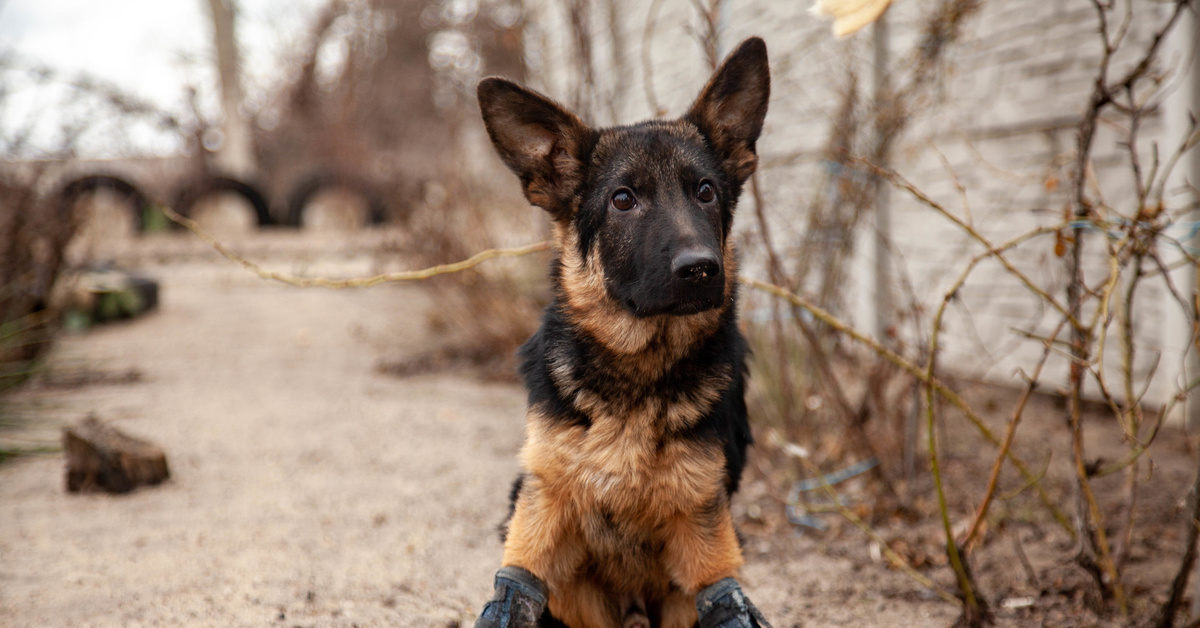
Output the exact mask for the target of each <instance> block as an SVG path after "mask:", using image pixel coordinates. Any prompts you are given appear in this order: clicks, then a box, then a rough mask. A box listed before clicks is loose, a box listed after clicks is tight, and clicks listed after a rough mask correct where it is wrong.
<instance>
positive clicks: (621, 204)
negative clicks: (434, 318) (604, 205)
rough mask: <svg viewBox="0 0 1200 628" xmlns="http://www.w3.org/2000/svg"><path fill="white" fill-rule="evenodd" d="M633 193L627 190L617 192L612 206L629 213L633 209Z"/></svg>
mask: <svg viewBox="0 0 1200 628" xmlns="http://www.w3.org/2000/svg"><path fill="white" fill-rule="evenodd" d="M633 203H634V200H633V192H630V191H629V190H626V189H620V190H617V191H616V193H615V194H613V197H612V206H613V207H615V208H617V209H619V210H621V211H628V210H630V209H633Z"/></svg>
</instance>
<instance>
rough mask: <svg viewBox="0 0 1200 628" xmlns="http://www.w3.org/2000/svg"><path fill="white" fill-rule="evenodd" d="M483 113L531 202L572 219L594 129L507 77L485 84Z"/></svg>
mask: <svg viewBox="0 0 1200 628" xmlns="http://www.w3.org/2000/svg"><path fill="white" fill-rule="evenodd" d="M478 95H479V110H480V111H481V112H482V113H483V124H484V126H486V127H487V132H488V136H490V137H491V138H492V144H494V145H495V146H496V152H497V153H499V154H500V159H502V160H504V163H505V164H507V165H508V167H509V168H510V169H512V171H513V172H515V173H516V174H517V176H518V177H519V178H520V179H521V187H522V189H523V190H524V191H525V198H527V199H529V202H530V203H532V204H534V205H536V206H538V207H541V208H542V209H545V210H546V211H548V212H550V214H551V215H552V216H554V217H555V218H556V219H560V220H561V219H569V218H570V216H571V214H572V212H573V208H572V207H571V203H570V199H571V198H572V197H573V196H574V194H575V191H576V189H577V188H578V187H579V186H580V185H581V184H582V183H583V176H584V167H583V163H584V159H585V154H586V153H589V152H590V151H591V149H592V146H593V144H595V131H593V130H592V129H591V128H589V127H588V126H587V125H586V124H584V123H583V122H582V121H581V120H580V119H579V118H577V117H576V116H575V115H574V114H572V113H571V112H569V111H567V110H566V109H563V108H562V107H561V106H559V105H558V104H557V103H555V102H554V101H552V100H550V99H549V98H546V97H545V96H542V95H541V94H538V93H537V92H534V91H532V90H528V89H525V88H524V87H521V86H520V85H517V84H516V83H513V82H512V81H508V80H505V79H502V78H496V77H492V78H486V79H483V80H482V81H480V83H479V89H478Z"/></svg>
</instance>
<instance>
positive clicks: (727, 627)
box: [696, 578, 771, 628]
mask: <svg viewBox="0 0 1200 628" xmlns="http://www.w3.org/2000/svg"><path fill="white" fill-rule="evenodd" d="M696 611H697V612H699V613H700V623H699V624H698V625H699V627H700V628H771V624H768V623H767V620H765V619H763V616H762V613H760V612H758V609H757V608H755V606H754V604H753V603H751V602H750V599H749V598H747V597H746V594H745V593H742V587H741V585H739V584H738V582H737V580H734V579H733V578H725V579H724V580H721V581H718V582H717V583H716V584H712V585H709V586H707V587H705V588H703V589H701V590H700V593H698V594H696Z"/></svg>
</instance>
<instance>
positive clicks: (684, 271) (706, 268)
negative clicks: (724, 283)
mask: <svg viewBox="0 0 1200 628" xmlns="http://www.w3.org/2000/svg"><path fill="white" fill-rule="evenodd" d="M671 272H672V273H673V274H674V275H675V276H676V277H678V278H679V279H682V280H684V281H690V282H694V283H708V282H710V281H712V280H714V279H715V278H716V277H717V275H719V274H720V273H721V263H720V261H718V260H717V255H716V253H713V252H712V251H709V250H707V249H684V250H683V251H680V252H679V254H677V255H676V256H675V259H673V260H671Z"/></svg>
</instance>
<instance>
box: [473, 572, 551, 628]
mask: <svg viewBox="0 0 1200 628" xmlns="http://www.w3.org/2000/svg"><path fill="white" fill-rule="evenodd" d="M545 609H546V585H545V584H544V583H542V581H541V580H538V578H537V576H535V575H533V574H532V573H530V572H528V571H526V570H524V569H521V568H520V567H501V568H500V571H497V572H496V593H495V594H494V595H493V596H492V600H491V601H490V602H488V603H487V604H486V605H484V607H483V613H482V614H481V615H480V616H479V619H478V620H476V621H475V628H536V627H537V625H538V619H539V618H541V616H542V611H544V610H545Z"/></svg>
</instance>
